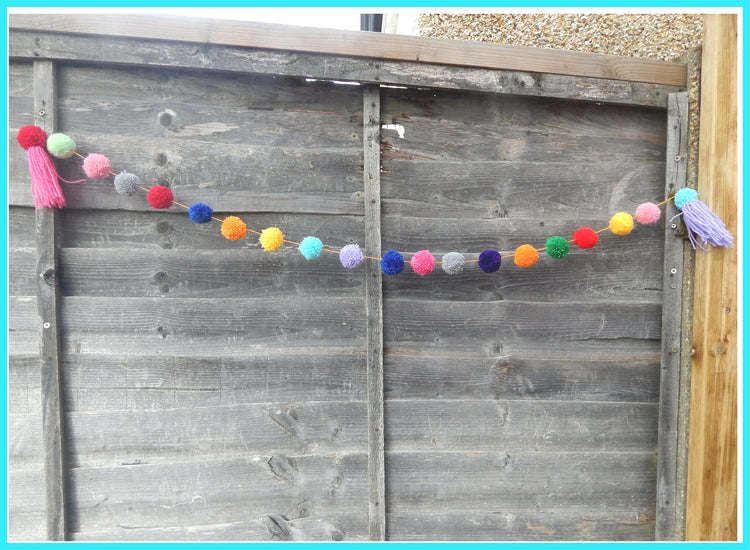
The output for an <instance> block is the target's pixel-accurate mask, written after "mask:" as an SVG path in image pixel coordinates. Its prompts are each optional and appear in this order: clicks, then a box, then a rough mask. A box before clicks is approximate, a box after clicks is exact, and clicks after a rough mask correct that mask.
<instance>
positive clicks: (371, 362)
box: [362, 85, 385, 541]
mask: <svg viewBox="0 0 750 550" xmlns="http://www.w3.org/2000/svg"><path fill="white" fill-rule="evenodd" d="M363 90H364V94H363V95H364V104H363V117H362V118H363V132H362V136H363V138H362V139H363V147H364V176H363V177H364V188H365V255H367V256H374V257H380V87H379V86H377V85H367V86H364V87H363ZM365 265H366V266H367V267H366V269H365V294H366V298H365V307H366V311H367V417H368V418H367V426H368V486H369V518H370V521H369V523H370V525H369V531H370V540H374V541H383V540H385V452H384V445H385V439H384V434H383V432H384V421H383V286H382V273H381V271H380V264H379V263H378V262H372V261H371V262H365Z"/></svg>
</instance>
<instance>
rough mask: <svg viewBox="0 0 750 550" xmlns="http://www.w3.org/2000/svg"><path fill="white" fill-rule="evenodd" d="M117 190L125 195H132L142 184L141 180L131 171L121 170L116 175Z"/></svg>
mask: <svg viewBox="0 0 750 550" xmlns="http://www.w3.org/2000/svg"><path fill="white" fill-rule="evenodd" d="M114 183H115V191H117V192H118V193H119V194H120V195H122V196H123V197H132V196H133V195H135V192H136V191H137V190H138V188H139V187H140V186H141V180H140V178H139V177H138V176H136V175H135V174H131V173H130V172H120V173H119V174H117V175H116V176H115V182H114Z"/></svg>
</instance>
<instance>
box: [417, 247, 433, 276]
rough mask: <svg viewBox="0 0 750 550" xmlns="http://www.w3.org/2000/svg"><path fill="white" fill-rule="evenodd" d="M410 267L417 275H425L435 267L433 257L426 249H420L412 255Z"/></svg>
mask: <svg viewBox="0 0 750 550" xmlns="http://www.w3.org/2000/svg"><path fill="white" fill-rule="evenodd" d="M411 268H412V269H413V270H414V273H416V274H417V275H421V276H425V275H427V274H428V273H431V272H432V270H433V269H435V257H434V256H433V255H432V254H430V252H429V251H428V250H420V251H419V252H416V253H415V254H414V256H412V259H411Z"/></svg>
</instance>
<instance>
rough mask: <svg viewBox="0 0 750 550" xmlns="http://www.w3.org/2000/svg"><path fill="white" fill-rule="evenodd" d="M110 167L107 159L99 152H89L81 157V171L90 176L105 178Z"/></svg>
mask: <svg viewBox="0 0 750 550" xmlns="http://www.w3.org/2000/svg"><path fill="white" fill-rule="evenodd" d="M110 169H111V165H110V163H109V159H108V158H107V157H105V156H104V155H100V154H99V153H91V154H90V155H88V156H87V157H86V158H85V159H83V171H84V172H86V175H87V176H88V177H90V178H94V179H101V178H106V177H107V176H108V175H109V171H110Z"/></svg>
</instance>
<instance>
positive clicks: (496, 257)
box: [479, 250, 502, 273]
mask: <svg viewBox="0 0 750 550" xmlns="http://www.w3.org/2000/svg"><path fill="white" fill-rule="evenodd" d="M501 260H502V257H501V256H500V253H499V252H498V251H496V250H485V251H484V252H482V253H481V254H480V255H479V268H480V269H481V270H482V271H484V272H485V273H494V272H495V271H497V270H498V269H500V261H501Z"/></svg>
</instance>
